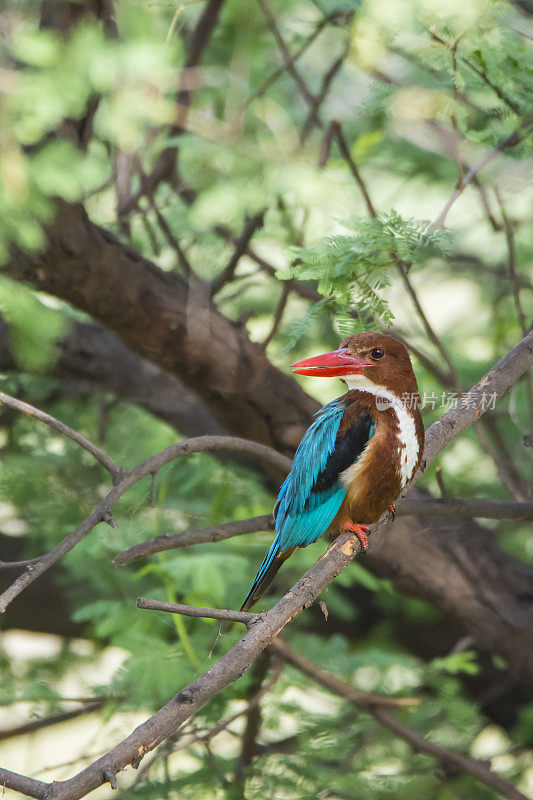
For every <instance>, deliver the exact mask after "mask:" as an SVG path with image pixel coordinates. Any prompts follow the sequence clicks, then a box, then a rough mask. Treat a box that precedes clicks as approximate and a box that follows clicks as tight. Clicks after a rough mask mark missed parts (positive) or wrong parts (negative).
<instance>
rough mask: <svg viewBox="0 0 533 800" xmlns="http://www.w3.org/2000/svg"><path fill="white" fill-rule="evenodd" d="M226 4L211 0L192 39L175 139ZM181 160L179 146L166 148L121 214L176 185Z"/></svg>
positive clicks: (172, 131) (182, 77)
mask: <svg viewBox="0 0 533 800" xmlns="http://www.w3.org/2000/svg"><path fill="white" fill-rule="evenodd" d="M223 4H224V0H208V2H207V3H206V4H205V6H204V8H203V10H202V13H201V14H200V16H199V18H198V22H197V24H196V27H195V28H194V31H193V33H192V35H191V38H190V41H189V46H188V53H187V58H186V60H185V64H184V66H183V69H182V71H181V73H180V77H179V80H178V90H177V93H176V108H177V119H176V122H175V124H174V125H173V126H172V127H171V129H170V131H169V136H170V137H173V138H175V137H176V136H180V135H181V134H182V133H183V130H184V126H185V123H186V122H187V116H188V114H189V108H190V104H191V97H192V93H193V92H194V90H195V89H196V88H197V83H198V82H197V80H191V76H192V75H194V73H195V71H196V69H197V67H198V66H199V64H200V61H201V59H202V56H203V54H204V52H205V50H206V48H207V46H208V44H209V41H210V39H211V36H212V34H213V31H214V29H215V27H216V24H217V22H218V16H219V13H220V9H221V8H222V5H223ZM177 157H178V147H177V145H172V146H171V147H166V148H165V149H164V150H163V151H162V152H161V153H160V154H159V157H158V158H157V160H156V162H155V164H154V167H153V169H152V171H151V172H150V174H149V175H145V176H143V178H142V182H141V189H140V191H139V192H137V193H136V194H135V195H134V196H133V197H131V198H130V200H129V202H127V203H125V204H124V205H123V207H122V208H120V209H119V213H120V214H122V215H126V214H129V213H130V212H131V211H132V210H133V209H134V208H136V206H137V204H138V202H139V200H140V199H141V197H143V196H148V197H153V195H154V193H155V190H156V189H157V187H158V186H159V184H160V183H162V182H163V181H167V182H169V183H171V184H175V183H176V180H177Z"/></svg>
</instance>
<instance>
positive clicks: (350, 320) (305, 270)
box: [278, 210, 446, 351]
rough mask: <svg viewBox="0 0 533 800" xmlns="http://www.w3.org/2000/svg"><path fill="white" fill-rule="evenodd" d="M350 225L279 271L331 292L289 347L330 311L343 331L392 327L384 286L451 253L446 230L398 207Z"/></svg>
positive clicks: (299, 328)
mask: <svg viewBox="0 0 533 800" xmlns="http://www.w3.org/2000/svg"><path fill="white" fill-rule="evenodd" d="M345 226H346V227H348V228H349V229H350V233H347V234H345V235H335V236H329V237H327V238H326V239H325V240H324V241H323V242H319V243H318V244H316V245H315V246H314V247H310V248H300V249H298V250H297V258H296V259H295V260H294V261H293V262H292V265H291V267H290V268H289V269H286V270H284V271H280V272H278V276H279V277H280V278H282V279H285V280H287V279H293V278H299V279H300V280H304V281H307V280H312V281H316V283H317V289H318V291H319V292H320V294H323V295H325V298H324V299H323V300H320V301H318V302H317V303H315V304H314V305H312V306H310V307H309V309H308V311H307V313H306V315H305V316H304V317H303V318H302V319H300V320H298V322H297V323H296V324H295V325H294V327H293V329H292V331H291V332H290V334H289V340H288V343H287V345H286V349H287V351H288V350H289V349H292V348H293V347H294V346H295V344H296V343H297V342H298V341H299V340H300V339H301V337H302V336H303V335H304V333H305V332H306V330H307V327H308V326H309V324H310V323H311V322H312V321H313V320H314V319H315V318H316V317H317V316H318V314H321V313H323V312H324V311H330V312H331V313H333V314H334V315H335V321H336V326H337V329H338V330H339V332H340V333H341V335H348V334H350V333H356V332H357V331H364V330H381V329H383V328H387V327H388V326H390V325H391V324H392V323H393V321H394V315H393V313H392V311H391V308H390V304H389V302H388V301H387V299H386V298H385V297H384V294H383V290H384V289H385V288H386V287H388V286H390V284H391V279H392V276H393V273H397V270H398V269H407V268H410V267H411V266H413V265H415V264H420V263H424V261H426V260H427V258H428V257H429V256H431V255H435V254H436V253H439V252H440V253H443V252H445V247H446V239H445V237H444V236H443V234H442V233H441V232H440V231H437V230H434V229H432V228H431V226H430V224H429V223H428V222H420V221H418V220H414V219H403V218H402V217H401V216H400V215H399V214H398V213H397V212H396V211H394V210H392V211H390V212H389V213H388V214H380V215H378V216H377V217H375V218H370V219H366V218H358V219H355V220H353V221H352V222H351V223H345ZM348 310H351V313H350V314H348Z"/></svg>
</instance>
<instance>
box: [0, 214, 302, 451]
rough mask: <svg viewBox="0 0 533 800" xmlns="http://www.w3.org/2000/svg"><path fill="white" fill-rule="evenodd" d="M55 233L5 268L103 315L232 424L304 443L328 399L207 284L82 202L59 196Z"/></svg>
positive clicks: (272, 439) (256, 436) (258, 435)
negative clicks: (321, 401) (102, 222)
mask: <svg viewBox="0 0 533 800" xmlns="http://www.w3.org/2000/svg"><path fill="white" fill-rule="evenodd" d="M48 235H49V244H48V247H47V249H46V250H45V251H44V252H42V253H39V254H36V253H33V254H30V253H23V252H17V253H15V254H14V255H13V258H12V259H11V261H10V262H9V263H8V264H7V265H6V266H5V267H4V269H5V271H6V272H7V273H8V274H10V275H12V276H13V277H14V278H17V279H18V280H21V281H27V282H29V283H31V284H33V285H34V286H36V287H37V288H39V289H40V290H42V291H45V292H50V293H51V294H55V295H57V296H58V297H61V298H63V299H64V300H68V301H69V302H70V303H72V304H73V305H75V306H77V307H78V308H81V309H83V310H84V311H87V312H88V313H89V314H91V315H92V316H93V317H96V318H97V319H99V320H101V321H102V322H103V323H104V324H105V325H106V326H107V327H108V328H110V329H112V330H113V331H115V333H117V334H118V335H119V336H120V337H121V338H122V339H123V341H124V342H126V343H127V344H128V345H129V346H130V347H131V348H132V349H133V350H134V351H136V352H137V353H139V354H140V355H142V356H144V357H145V358H148V359H150V360H151V361H153V362H154V363H156V364H159V365H160V366H161V367H163V368H164V369H166V370H168V371H169V372H171V373H174V374H175V375H177V376H178V377H179V378H180V380H182V381H183V382H184V383H185V384H186V385H187V386H189V387H190V388H191V389H192V390H193V391H195V392H196V393H197V394H198V395H199V396H200V397H201V398H202V399H203V400H204V402H205V403H206V405H207V406H208V408H209V409H210V411H211V413H212V414H213V415H214V416H215V417H216V418H217V419H218V421H219V422H220V423H221V424H222V425H223V426H224V427H226V428H227V429H228V430H229V431H230V432H231V433H235V434H238V435H239V436H244V437H246V438H249V439H253V440H255V441H257V442H261V443H263V444H268V445H270V446H272V447H275V448H276V449H277V450H279V451H280V452H282V453H284V454H285V455H290V454H291V453H293V452H294V449H295V447H296V446H297V444H298V442H299V440H300V438H301V436H302V434H303V432H304V430H305V428H306V426H307V424H308V422H309V419H310V417H311V415H312V414H313V413H314V412H315V411H316V410H317V408H318V404H317V403H316V401H315V400H313V399H312V398H311V397H309V396H308V395H306V394H305V392H304V391H303V390H302V389H300V387H299V386H298V384H297V383H296V382H295V381H294V380H293V379H292V378H291V377H290V376H288V375H285V374H284V373H283V372H281V371H280V370H278V369H276V367H274V366H273V365H272V364H271V363H270V362H269V360H268V359H267V357H266V355H265V353H264V351H263V349H262V347H260V346H259V345H256V344H254V343H252V342H251V341H250V339H249V338H248V335H247V332H246V329H245V328H244V327H242V326H239V325H238V324H236V323H234V322H232V321H231V320H229V319H228V318H227V317H225V316H223V315H222V314H221V313H220V312H219V311H218V310H217V309H216V308H215V306H214V305H213V304H212V303H211V302H210V299H209V292H208V290H207V287H206V286H205V285H203V284H196V285H193V284H191V286H189V285H188V284H187V282H186V281H185V280H184V279H183V278H182V277H181V276H179V275H176V274H174V273H167V272H163V271H162V270H160V269H158V268H157V267H156V266H154V265H153V264H151V263H150V262H149V261H148V260H146V259H144V258H142V257H141V256H140V255H139V254H138V253H136V252H135V251H134V250H132V249H131V248H129V247H126V246H125V245H123V244H121V243H120V242H119V241H118V240H117V239H116V238H115V237H114V236H112V235H111V234H110V233H108V232H107V231H105V230H103V229H102V228H99V227H98V226H97V225H94V224H93V223H92V222H91V221H90V220H89V219H88V217H87V215H86V213H85V211H84V209H83V208H82V206H80V205H68V204H66V203H60V204H58V208H57V215H56V218H55V221H54V223H53V225H52V226H51V227H50V229H49V232H48Z"/></svg>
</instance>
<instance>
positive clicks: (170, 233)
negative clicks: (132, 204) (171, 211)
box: [150, 197, 198, 279]
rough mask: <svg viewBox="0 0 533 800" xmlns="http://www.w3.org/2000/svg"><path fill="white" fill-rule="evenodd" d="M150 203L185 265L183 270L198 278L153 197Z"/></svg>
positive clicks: (169, 240)
mask: <svg viewBox="0 0 533 800" xmlns="http://www.w3.org/2000/svg"><path fill="white" fill-rule="evenodd" d="M150 205H151V207H152V209H153V211H154V213H155V216H156V219H157V224H158V225H159V227H160V228H161V230H162V232H163V234H164V236H165V238H166V240H167V242H168V243H169V245H170V246H171V247H172V249H173V250H175V251H176V255H177V256H178V260H179V262H180V264H181V266H182V267H183V272H184V274H185V276H186V277H190V276H191V275H194V276H195V277H196V279H198V276H197V275H196V273H195V271H194V269H193V268H192V265H191V262H190V261H189V259H188V258H187V255H186V253H185V251H184V249H183V247H182V246H181V244H180V243H179V240H178V239H177V238H176V236H174V234H173V233H172V231H171V229H170V226H169V224H168V222H167V221H166V219H165V218H164V216H163V214H162V213H161V211H160V210H159V209H158V207H157V206H156V204H155V202H154V200H153V198H152V197H150Z"/></svg>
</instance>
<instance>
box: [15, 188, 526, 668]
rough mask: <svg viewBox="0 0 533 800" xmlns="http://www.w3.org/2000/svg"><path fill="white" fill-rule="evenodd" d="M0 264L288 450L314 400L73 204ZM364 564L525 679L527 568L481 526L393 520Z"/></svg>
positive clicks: (201, 292)
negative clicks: (39, 238)
mask: <svg viewBox="0 0 533 800" xmlns="http://www.w3.org/2000/svg"><path fill="white" fill-rule="evenodd" d="M5 269H6V271H7V272H8V273H9V274H10V275H11V276H13V277H14V278H16V279H18V280H21V281H27V282H29V283H31V284H32V285H34V286H36V287H38V288H39V289H40V290H43V291H47V292H50V293H52V294H55V295H57V296H58V297H61V298H63V299H64V300H68V301H69V302H71V303H72V304H74V305H76V306H77V307H79V308H81V309H83V310H84V311H86V312H88V313H89V314H91V315H92V316H93V317H96V318H98V319H99V320H101V322H103V323H104V324H105V325H106V326H107V327H108V328H111V329H112V330H113V331H115V333H117V334H118V335H119V336H120V337H121V338H122V339H123V341H124V342H126V343H127V344H128V345H129V347H130V348H131V349H132V350H134V351H135V352H136V353H137V354H140V355H141V356H143V357H144V358H147V359H149V360H150V361H152V362H154V363H156V364H158V365H159V366H161V367H163V368H164V369H165V370H167V371H169V372H171V373H173V374H175V375H176V376H177V377H178V378H179V379H180V380H182V381H183V382H184V383H185V384H186V385H187V386H188V387H190V388H191V389H192V390H193V391H194V392H195V393H197V394H198V395H199V396H200V397H201V398H202V399H203V400H204V401H205V403H206V405H207V407H208V408H209V411H210V413H212V414H213V416H215V417H216V419H217V420H218V423H219V424H221V425H223V426H225V428H227V430H228V431H230V432H236V433H238V434H239V435H240V436H243V437H245V438H249V439H253V440H255V441H257V442H262V443H264V444H268V445H271V446H273V447H275V448H276V449H278V450H279V451H281V452H282V453H284V454H287V455H292V453H293V452H294V449H295V447H296V446H297V444H298V442H299V440H300V438H301V436H302V434H303V432H304V431H305V429H306V427H307V426H308V425H309V422H310V421H311V418H312V414H313V413H314V412H315V411H316V410H317V408H318V404H317V402H316V401H315V400H313V399H312V398H311V397H309V396H308V395H306V394H305V393H304V392H303V391H302V390H301V388H300V387H299V386H298V384H297V383H296V381H295V380H294V379H293V378H292V377H291V376H288V375H286V374H284V373H282V372H281V371H280V370H278V369H276V368H275V367H274V366H272V365H271V364H270V363H269V361H268V359H267V358H266V356H265V354H264V351H263V349H262V348H261V347H259V346H257V345H255V344H253V343H252V342H251V341H250V340H249V338H248V336H247V333H246V330H245V329H244V328H243V327H242V326H239V324H238V323H236V322H233V321H231V320H230V319H228V318H227V317H224V316H223V315H222V314H221V313H220V312H219V311H218V310H217V309H216V308H215V307H214V305H213V304H212V303H211V301H210V298H209V291H208V288H207V287H206V286H205V285H203V284H198V283H193V284H192V285H191V286H189V285H188V283H187V282H186V281H185V279H184V278H182V277H180V276H178V275H174V274H169V273H165V272H162V271H161V270H160V269H158V268H157V267H156V266H154V265H153V264H152V263H151V262H149V261H148V260H146V259H144V258H142V257H141V256H140V255H139V254H137V253H136V252H135V251H133V250H131V249H130V248H128V247H127V246H125V245H123V244H122V243H121V242H119V241H118V240H117V239H116V238H115V237H113V236H112V235H111V234H109V233H108V232H107V231H105V230H103V229H102V228H100V227H98V226H96V225H94V224H93V223H91V222H90V220H89V219H88V217H87V215H86V213H85V211H84V210H83V208H82V207H81V206H78V205H67V204H59V205H58V212H57V216H56V219H55V221H54V223H53V225H52V226H51V228H50V230H49V244H48V247H47V248H46V249H45V251H44V252H43V253H41V254H25V253H14V254H13V257H12V259H11V261H10V263H9V264H8V265H6V268H5ZM508 377H509V376H508V375H507V376H504V373H503V372H502V373H501V378H502V379H503V380H506V379H507V378H508ZM511 377H512V376H511ZM472 414H474V416H475V411H473V412H472ZM472 421H473V419H472V420H470V419H469V420H468V421H467V422H465V423H464V424H465V425H466V424H471V423H472ZM447 424H449V425H452V427H453V425H455V422H454V420H453V419H452V420H451V421H450V422H449V423H447ZM463 427H464V425H463ZM460 428H461V426H459V429H460ZM456 432H457V431H456ZM429 455H431V456H432V455H434V454H431V453H425V458H427V457H428V456H429ZM366 564H367V565H368V567H369V568H370V569H372V571H374V572H375V573H376V574H380V575H386V576H388V577H391V578H392V579H393V580H394V582H395V584H396V585H397V587H398V589H399V590H400V591H402V592H405V593H407V594H414V595H417V596H419V597H423V598H424V599H426V600H428V601H429V602H432V603H434V604H435V605H436V606H438V607H439V608H441V609H443V610H444V611H445V612H446V613H448V614H449V615H450V616H451V617H453V618H454V619H456V620H458V621H459V622H460V623H461V625H462V626H464V628H465V629H466V630H467V631H469V632H470V633H471V634H472V636H473V638H474V640H475V641H476V642H477V643H478V644H479V645H480V646H481V647H484V648H487V649H490V650H491V652H495V653H499V654H501V655H502V656H504V657H505V658H506V659H507V661H508V663H509V666H510V668H511V669H512V670H514V671H515V672H516V673H517V674H520V675H521V676H522V677H524V678H526V679H528V680H532V679H533V653H532V652H531V647H530V637H531V630H532V629H533V570H532V569H531V568H530V567H529V566H527V565H525V564H523V563H521V562H519V561H517V560H516V559H513V558H511V557H510V556H508V555H506V554H505V553H503V552H502V551H501V550H500V549H499V548H498V546H497V543H496V541H495V540H494V539H493V538H491V536H490V534H488V532H487V531H486V530H485V529H483V528H481V527H479V526H478V525H476V524H475V523H472V522H464V521H462V522H459V521H457V520H453V519H450V520H443V519H437V520H435V519H427V518H426V519H423V520H419V521H415V520H414V519H412V520H409V521H406V519H403V520H398V521H397V522H396V524H395V525H394V526H393V527H392V528H391V529H390V530H388V531H386V532H384V533H382V534H378V535H377V536H375V537H374V539H373V542H372V544H371V547H370V549H369V552H368V556H367V559H366Z"/></svg>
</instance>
